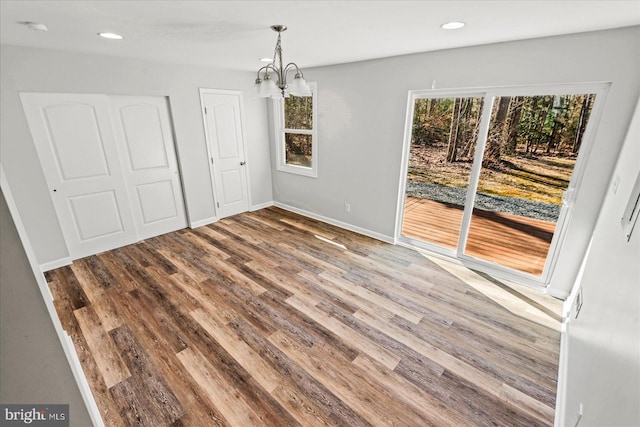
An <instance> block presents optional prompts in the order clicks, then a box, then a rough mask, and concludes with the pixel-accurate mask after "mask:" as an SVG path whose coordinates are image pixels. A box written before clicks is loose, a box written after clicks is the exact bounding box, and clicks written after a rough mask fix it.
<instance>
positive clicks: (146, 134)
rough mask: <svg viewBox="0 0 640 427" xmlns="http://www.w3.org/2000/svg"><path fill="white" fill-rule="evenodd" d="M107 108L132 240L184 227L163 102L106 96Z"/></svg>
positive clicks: (163, 99) (168, 123)
mask: <svg viewBox="0 0 640 427" xmlns="http://www.w3.org/2000/svg"><path fill="white" fill-rule="evenodd" d="M109 104H110V106H111V112H112V117H113V118H114V125H115V130H116V137H117V138H116V140H118V141H120V142H121V144H120V148H121V150H120V155H121V160H122V170H123V173H124V178H125V182H126V183H127V189H128V191H129V196H130V200H131V210H132V213H133V219H134V221H135V224H136V230H137V231H138V237H139V238H140V239H146V238H149V237H153V236H158V235H160V234H164V233H168V232H171V231H174V230H178V229H181V228H184V227H186V225H187V221H186V218H185V209H184V200H183V197H182V187H181V182H180V174H179V173H178V161H177V159H176V152H175V146H174V142H173V132H172V128H171V119H170V115H169V108H168V105H167V99H166V98H164V97H157V96H110V97H109Z"/></svg>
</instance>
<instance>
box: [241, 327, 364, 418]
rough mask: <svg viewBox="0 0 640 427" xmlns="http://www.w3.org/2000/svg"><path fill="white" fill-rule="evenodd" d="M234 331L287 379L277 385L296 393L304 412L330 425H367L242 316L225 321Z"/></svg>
mask: <svg viewBox="0 0 640 427" xmlns="http://www.w3.org/2000/svg"><path fill="white" fill-rule="evenodd" d="M229 326H230V327H232V328H233V329H234V330H235V331H236V332H237V333H238V335H239V336H240V337H241V338H242V339H243V340H244V341H245V342H246V343H247V344H248V345H249V346H250V347H251V348H253V349H254V350H255V351H256V352H258V353H259V354H260V356H261V357H262V358H263V359H265V360H266V361H267V362H268V363H269V364H270V365H271V366H272V367H273V368H274V369H276V370H277V371H278V372H280V373H281V374H282V376H283V377H284V378H285V379H286V380H287V382H286V383H284V382H283V384H282V385H281V386H285V385H286V386H287V387H288V388H289V389H290V390H292V392H293V393H295V395H296V396H300V398H302V399H303V401H304V403H303V404H302V406H304V407H309V408H313V409H308V410H307V412H309V413H312V414H316V415H314V417H313V418H315V417H319V418H320V419H321V420H322V423H320V424H317V425H321V424H328V425H332V426H371V424H370V423H369V422H368V421H366V420H365V419H364V418H362V417H361V416H360V415H358V414H357V413H355V412H354V411H353V409H351V408H350V407H348V406H347V405H345V403H344V402H342V401H341V400H340V399H339V398H338V397H336V396H335V395H334V394H333V393H332V392H331V391H330V390H329V389H327V388H326V387H324V386H323V385H322V384H320V383H319V382H318V381H317V380H316V379H315V378H314V377H313V376H311V375H310V373H309V372H308V371H306V370H305V369H303V368H302V367H300V366H299V365H297V364H296V363H294V362H293V361H292V360H291V359H290V358H289V357H287V355H286V354H284V353H283V352H282V351H281V350H280V349H278V348H277V347H276V346H275V345H274V344H273V343H271V342H270V341H269V340H267V339H266V338H264V337H263V336H262V335H261V334H256V333H255V332H254V330H252V327H251V325H249V324H248V323H247V322H245V321H244V320H242V319H237V320H235V321H233V322H231V323H230V324H229Z"/></svg>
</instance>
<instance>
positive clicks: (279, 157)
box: [272, 82, 318, 178]
mask: <svg viewBox="0 0 640 427" xmlns="http://www.w3.org/2000/svg"><path fill="white" fill-rule="evenodd" d="M308 85H309V88H310V89H311V99H312V103H311V108H312V123H313V125H312V129H310V130H309V129H289V128H285V127H284V98H272V101H273V104H272V106H273V128H274V131H275V132H274V140H275V145H276V168H277V170H279V171H281V172H287V173H292V174H296V175H303V176H307V177H311V178H317V177H318V96H317V93H318V91H317V84H316V82H308ZM287 133H292V134H299V135H311V167H307V166H300V165H291V164H287V156H286V142H285V137H286V134H287Z"/></svg>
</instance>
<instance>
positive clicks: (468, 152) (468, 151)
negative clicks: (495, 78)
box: [462, 99, 484, 159]
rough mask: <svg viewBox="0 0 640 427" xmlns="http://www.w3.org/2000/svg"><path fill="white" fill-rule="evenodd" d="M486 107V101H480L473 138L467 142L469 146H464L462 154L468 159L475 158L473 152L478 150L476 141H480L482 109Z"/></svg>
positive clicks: (472, 133)
mask: <svg viewBox="0 0 640 427" xmlns="http://www.w3.org/2000/svg"><path fill="white" fill-rule="evenodd" d="M483 106H484V99H480V105H479V106H478V112H477V113H476V124H475V126H474V127H473V132H471V137H470V138H469V140H468V141H467V145H465V146H464V149H463V150H462V152H463V153H464V156H465V157H467V158H469V159H470V158H473V151H474V150H475V148H476V141H478V132H479V131H480V119H481V117H482V107H483Z"/></svg>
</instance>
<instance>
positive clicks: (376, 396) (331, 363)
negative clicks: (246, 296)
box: [269, 331, 425, 426]
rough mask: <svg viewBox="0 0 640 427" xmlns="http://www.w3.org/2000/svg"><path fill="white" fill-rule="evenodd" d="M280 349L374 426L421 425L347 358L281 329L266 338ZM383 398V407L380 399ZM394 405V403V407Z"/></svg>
mask: <svg viewBox="0 0 640 427" xmlns="http://www.w3.org/2000/svg"><path fill="white" fill-rule="evenodd" d="M269 341H271V342H272V343H273V344H274V345H275V346H276V347H277V348H278V349H280V351H282V352H283V353H284V354H286V355H287V356H288V357H289V358H291V359H292V360H294V361H295V362H296V363H298V364H299V365H300V366H302V367H303V368H304V369H305V370H307V371H308V372H310V373H311V374H312V375H313V376H314V378H316V379H317V380H318V381H319V382H320V383H322V384H323V385H324V386H325V387H327V388H329V389H330V390H332V391H333V392H334V393H335V394H336V396H338V397H339V398H340V399H341V400H342V401H344V402H345V403H346V404H347V405H349V406H350V407H351V408H352V409H353V410H354V411H356V412H357V413H359V414H360V415H361V416H362V417H363V418H365V419H367V420H368V421H369V422H370V423H371V424H372V425H374V426H386V425H405V426H413V425H422V424H424V421H425V419H424V415H423V414H421V413H420V412H418V411H416V410H415V408H411V407H409V406H408V405H405V404H403V402H399V401H398V400H396V399H390V393H389V391H388V390H385V389H384V388H382V387H380V386H379V385H378V384H376V383H375V382H374V381H372V380H371V379H369V378H367V377H366V375H365V374H364V373H362V372H359V371H358V369H357V368H355V366H353V365H352V364H351V363H350V361H348V360H344V359H342V358H341V356H340V355H338V354H336V353H333V352H332V351H330V350H329V351H327V349H326V348H324V347H323V346H322V344H320V343H319V344H317V345H314V346H313V347H312V348H311V349H308V348H305V347H304V346H302V345H301V344H300V343H297V342H296V341H295V340H294V339H293V338H291V337H289V336H287V335H286V334H285V333H284V332H282V331H278V332H276V333H275V334H273V335H271V336H270V337H269ZM383 401H387V402H388V403H389V402H393V404H387V405H385V406H386V407H385V408H383V407H382V405H380V402H383ZM396 405H398V406H396Z"/></svg>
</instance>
